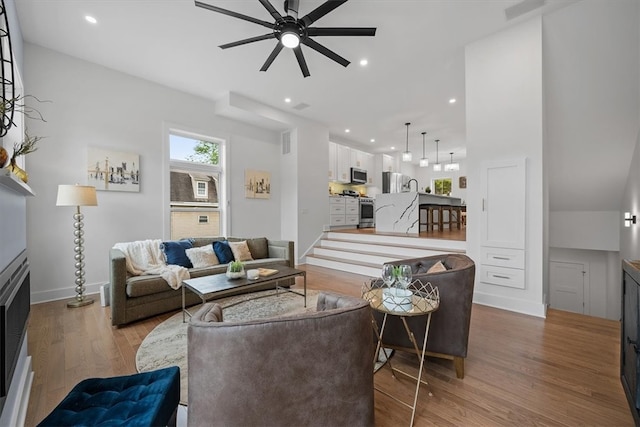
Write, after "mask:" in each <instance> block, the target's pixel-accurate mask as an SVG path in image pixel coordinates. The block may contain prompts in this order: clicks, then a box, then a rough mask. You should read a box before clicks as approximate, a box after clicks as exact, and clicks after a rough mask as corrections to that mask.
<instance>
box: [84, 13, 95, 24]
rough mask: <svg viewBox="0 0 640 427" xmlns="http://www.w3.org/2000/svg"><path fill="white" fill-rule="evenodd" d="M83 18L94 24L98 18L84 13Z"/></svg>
mask: <svg viewBox="0 0 640 427" xmlns="http://www.w3.org/2000/svg"><path fill="white" fill-rule="evenodd" d="M84 19H85V20H86V21H87V22H90V23H92V24H96V23H98V20H97V19H96V18H94V17H93V16H89V15H86V16H85V17H84Z"/></svg>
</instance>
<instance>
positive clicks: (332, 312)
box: [187, 293, 375, 427]
mask: <svg viewBox="0 0 640 427" xmlns="http://www.w3.org/2000/svg"><path fill="white" fill-rule="evenodd" d="M222 319H223V312H222V308H221V307H220V306H219V305H217V304H215V303H208V304H205V305H204V306H203V307H202V308H201V309H200V310H198V312H197V313H196V314H195V315H194V316H193V317H192V318H191V322H190V323H189V328H188V362H189V402H188V403H189V406H188V416H187V419H188V424H189V426H227V427H230V426H242V427H248V426H323V427H324V426H373V425H374V405H373V354H374V352H375V351H374V345H373V342H372V340H371V337H372V330H371V308H370V306H369V303H368V302H367V301H364V300H362V299H360V298H354V297H349V296H342V295H337V294H331V293H320V295H319V296H318V303H317V311H315V312H308V313H304V314H299V315H293V316H288V317H275V318H270V319H260V320H253V321H245V322H222Z"/></svg>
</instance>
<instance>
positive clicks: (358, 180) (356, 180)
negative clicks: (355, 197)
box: [351, 168, 367, 184]
mask: <svg viewBox="0 0 640 427" xmlns="http://www.w3.org/2000/svg"><path fill="white" fill-rule="evenodd" d="M366 183H367V171H366V170H363V169H357V168H351V184H366Z"/></svg>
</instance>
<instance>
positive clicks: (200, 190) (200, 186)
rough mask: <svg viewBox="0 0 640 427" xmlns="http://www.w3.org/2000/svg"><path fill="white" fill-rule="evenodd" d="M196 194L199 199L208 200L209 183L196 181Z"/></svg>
mask: <svg viewBox="0 0 640 427" xmlns="http://www.w3.org/2000/svg"><path fill="white" fill-rule="evenodd" d="M195 188H196V192H195V196H196V198H197V199H206V198H207V188H208V185H207V182H206V181H196V185H195Z"/></svg>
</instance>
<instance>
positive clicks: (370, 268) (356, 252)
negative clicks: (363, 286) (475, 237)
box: [306, 232, 466, 277]
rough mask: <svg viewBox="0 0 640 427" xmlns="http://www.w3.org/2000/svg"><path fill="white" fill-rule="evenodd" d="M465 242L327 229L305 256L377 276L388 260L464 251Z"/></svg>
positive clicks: (321, 264) (322, 264) (333, 266)
mask: <svg viewBox="0 0 640 427" xmlns="http://www.w3.org/2000/svg"><path fill="white" fill-rule="evenodd" d="M465 248H466V242H464V241H457V240H447V239H430V238H416V237H410V236H406V237H405V236H392V235H378V234H371V233H367V234H359V233H338V232H327V233H326V234H325V236H324V237H323V238H321V239H320V241H319V242H318V245H317V246H315V247H314V248H313V251H312V253H311V254H309V255H307V256H306V263H307V264H310V265H316V266H319V267H325V268H331V269H334V270H340V271H346V272H350V273H355V274H361V275H363V276H368V277H378V276H379V275H380V270H381V268H382V265H383V264H385V263H387V262H392V261H399V260H402V259H409V258H420V257H427V256H432V255H438V254H442V253H463V254H464V253H465V252H466V249H465Z"/></svg>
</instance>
